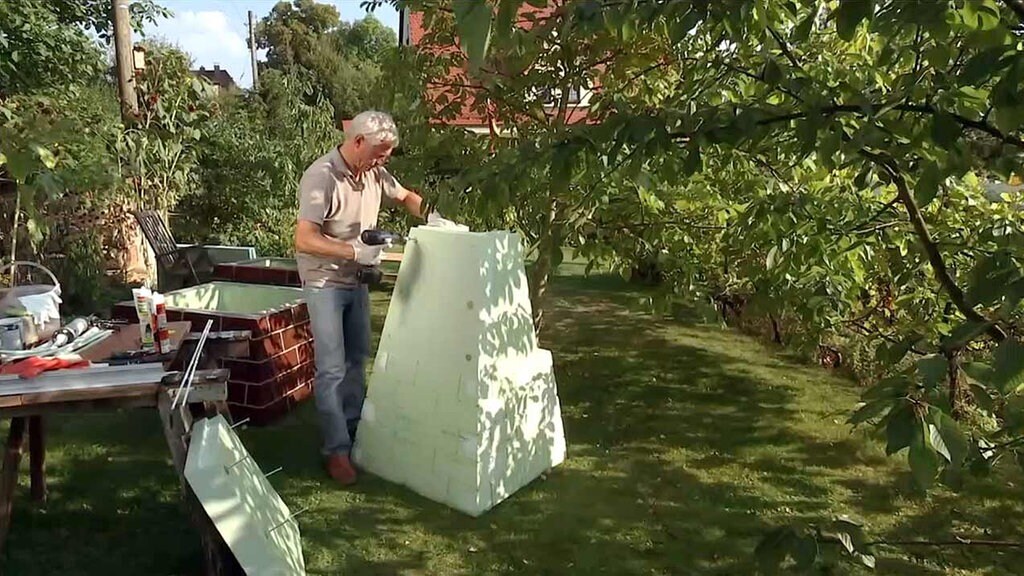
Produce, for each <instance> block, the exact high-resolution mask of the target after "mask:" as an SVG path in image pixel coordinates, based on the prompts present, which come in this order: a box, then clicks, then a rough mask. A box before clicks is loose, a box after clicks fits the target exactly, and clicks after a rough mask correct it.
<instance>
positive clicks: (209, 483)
mask: <svg viewBox="0 0 1024 576" xmlns="http://www.w3.org/2000/svg"><path fill="white" fill-rule="evenodd" d="M185 478H186V480H188V483H189V485H190V486H191V487H192V491H193V492H194V493H195V495H196V497H197V498H198V499H199V502H200V503H201V504H202V506H203V509H204V510H206V513H207V515H208V516H209V517H210V520H212V521H213V524H214V526H216V528H217V531H218V532H220V535H221V536H222V537H223V538H224V542H225V543H226V544H227V545H228V547H229V548H230V549H231V552H232V553H233V554H234V556H235V558H236V559H237V560H238V563H239V564H240V565H241V567H242V569H243V570H245V573H246V574H248V575H249V576H257V575H259V576H303V575H304V574H305V573H306V568H305V561H304V560H303V557H302V540H301V537H300V535H299V527H298V525H297V524H296V522H295V519H294V518H292V517H291V512H290V511H289V509H288V506H287V505H285V503H284V501H283V500H281V496H280V495H279V494H278V493H277V491H276V490H274V487H273V486H271V485H270V481H269V480H267V478H266V476H265V475H264V474H263V471H262V470H260V467H259V466H258V465H257V464H256V462H255V461H254V460H253V458H252V456H251V455H250V454H249V451H248V450H246V449H245V446H244V445H243V444H242V441H241V439H239V438H238V435H236V434H235V431H234V430H232V429H231V426H230V425H229V424H228V423H227V421H226V420H225V419H224V417H223V416H221V415H220V414H218V415H216V416H214V417H213V418H203V419H200V420H197V421H196V422H195V424H194V425H193V428H192V441H191V443H190V444H189V448H188V456H187V457H186V460H185Z"/></svg>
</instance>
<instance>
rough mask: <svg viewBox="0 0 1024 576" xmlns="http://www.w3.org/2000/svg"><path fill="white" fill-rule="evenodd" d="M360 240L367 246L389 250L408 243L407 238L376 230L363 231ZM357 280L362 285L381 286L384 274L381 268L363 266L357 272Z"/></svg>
mask: <svg viewBox="0 0 1024 576" xmlns="http://www.w3.org/2000/svg"><path fill="white" fill-rule="evenodd" d="M359 239H360V240H362V242H363V244H366V245H367V246H387V247H388V248H390V247H392V246H394V245H395V244H401V243H404V242H405V241H406V238H405V237H404V236H402V235H401V234H396V233H394V232H387V231H385V230H378V229H375V228H371V229H369V230H363V233H362V234H360V235H359ZM356 278H358V279H359V283H360V284H380V282H381V280H383V279H384V272H382V271H381V269H380V267H379V266H363V267H361V268H360V269H359V271H358V272H356Z"/></svg>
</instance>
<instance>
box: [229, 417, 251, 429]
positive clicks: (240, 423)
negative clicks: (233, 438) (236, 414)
mask: <svg viewBox="0 0 1024 576" xmlns="http://www.w3.org/2000/svg"><path fill="white" fill-rule="evenodd" d="M248 421H249V418H248V417H247V418H246V419H245V420H241V421H239V422H235V423H234V424H232V425H231V429H232V430H234V429H235V428H237V427H239V426H241V425H242V424H245V423H246V422H248Z"/></svg>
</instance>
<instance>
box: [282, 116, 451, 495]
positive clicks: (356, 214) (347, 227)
mask: <svg viewBox="0 0 1024 576" xmlns="http://www.w3.org/2000/svg"><path fill="white" fill-rule="evenodd" d="M397 144H398V130H397V128H396V127H395V123H394V120H392V119H391V117H390V116H389V115H387V114H385V113H383V112H376V111H367V112H363V113H361V114H359V115H358V116H356V117H355V118H353V119H352V122H351V123H350V125H349V127H348V128H347V129H346V130H345V140H344V143H342V145H341V146H339V147H337V148H335V149H333V150H331V151H330V152H328V153H327V154H325V155H324V156H322V157H321V158H319V159H317V160H316V161H315V162H313V164H312V165H311V166H310V167H309V168H308V169H306V171H305V173H304V174H303V175H302V179H301V181H300V183H299V211H298V221H297V223H296V225H295V252H296V260H297V263H298V267H299V277H300V278H301V280H302V285H303V288H304V290H305V295H306V305H307V306H308V308H309V319H310V327H311V328H312V332H313V346H314V351H315V356H316V377H315V382H314V384H315V386H316V390H315V396H314V397H315V401H316V407H317V411H318V413H319V415H320V425H321V432H322V434H323V440H324V443H323V448H322V452H323V455H324V456H325V457H326V467H327V472H328V473H329V474H330V475H331V477H332V478H333V479H334V480H336V481H338V482H340V483H341V484H343V485H349V484H352V483H354V482H355V481H356V472H355V468H353V466H352V462H351V460H350V459H349V451H350V449H351V447H352V441H353V440H354V438H355V431H356V426H357V425H358V423H359V416H360V413H361V411H362V407H363V398H364V397H365V394H366V384H365V370H364V368H365V366H364V365H365V360H366V358H367V357H368V356H369V354H370V302H369V293H368V290H367V287H366V285H364V284H360V283H359V282H358V280H357V279H356V272H357V271H358V270H359V268H360V267H361V266H375V265H377V264H379V263H380V257H381V249H382V247H381V246H367V245H366V244H364V243H363V242H362V241H361V240H360V239H359V234H360V233H361V232H362V231H363V230H366V229H369V228H375V227H376V226H377V215H378V213H379V211H380V206H381V200H382V198H384V197H388V198H390V199H392V200H394V201H396V202H397V203H400V204H401V205H402V206H404V207H405V209H406V210H407V211H408V212H409V213H411V214H413V215H415V216H417V217H420V218H422V217H423V213H422V198H421V197H420V196H419V195H418V194H416V193H415V192H412V191H409V190H407V189H405V188H404V187H402V185H401V184H399V183H398V181H397V180H395V178H394V177H393V176H391V174H389V173H388V171H387V170H386V169H385V168H384V164H385V163H386V162H387V161H388V158H389V157H390V156H391V152H392V150H394V148H395V146H396V145H397ZM435 218H439V217H436V216H433V215H432V217H431V220H432V221H433V220H434V219H435Z"/></svg>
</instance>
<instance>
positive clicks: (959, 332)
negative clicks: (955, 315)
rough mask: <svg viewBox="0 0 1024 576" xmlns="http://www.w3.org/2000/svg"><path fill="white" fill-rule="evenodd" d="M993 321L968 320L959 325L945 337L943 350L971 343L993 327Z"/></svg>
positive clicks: (958, 347) (954, 348)
mask: <svg viewBox="0 0 1024 576" xmlns="http://www.w3.org/2000/svg"><path fill="white" fill-rule="evenodd" d="M992 325H993V322H977V321H975V320H966V321H964V322H963V323H962V324H960V325H959V326H957V327H956V328H954V329H953V331H952V332H951V333H950V334H949V336H947V337H946V338H944V339H943V341H942V349H943V350H958V349H960V348H963V347H964V346H966V345H967V344H969V343H971V342H972V341H974V339H976V338H977V337H978V336H981V335H982V334H984V333H985V331H986V330H988V329H989V328H990V327H992Z"/></svg>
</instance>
